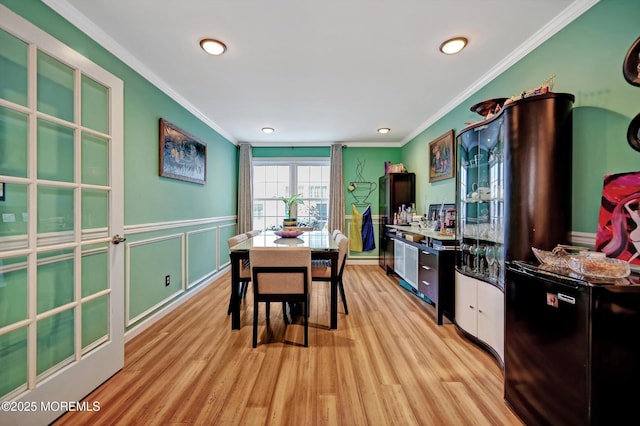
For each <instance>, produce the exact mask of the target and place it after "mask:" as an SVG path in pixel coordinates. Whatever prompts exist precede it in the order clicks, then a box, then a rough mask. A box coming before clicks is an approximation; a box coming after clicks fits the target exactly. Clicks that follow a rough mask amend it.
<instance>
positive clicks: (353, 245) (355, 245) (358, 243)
mask: <svg viewBox="0 0 640 426" xmlns="http://www.w3.org/2000/svg"><path fill="white" fill-rule="evenodd" d="M349 250H351V251H357V252H362V213H360V212H359V211H358V209H357V208H356V206H354V205H352V206H351V223H350V224H349Z"/></svg>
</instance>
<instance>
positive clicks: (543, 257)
mask: <svg viewBox="0 0 640 426" xmlns="http://www.w3.org/2000/svg"><path fill="white" fill-rule="evenodd" d="M531 250H532V251H533V254H534V255H535V256H536V258H537V259H538V261H539V262H540V263H542V264H545V265H551V266H559V267H566V266H568V265H567V261H568V256H567V255H564V254H560V253H554V252H552V251H547V250H541V249H537V248H535V247H531Z"/></svg>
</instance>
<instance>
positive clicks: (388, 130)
mask: <svg viewBox="0 0 640 426" xmlns="http://www.w3.org/2000/svg"><path fill="white" fill-rule="evenodd" d="M390 131H391V129H390V128H388V127H380V128H379V129H378V133H382V134H383V135H384V134H385V133H389V132H390Z"/></svg>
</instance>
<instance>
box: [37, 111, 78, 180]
mask: <svg viewBox="0 0 640 426" xmlns="http://www.w3.org/2000/svg"><path fill="white" fill-rule="evenodd" d="M73 150H74V147H73V130H72V129H70V128H69V127H64V126H60V125H57V124H54V123H51V122H49V121H45V120H38V179H47V180H54V181H62V182H73V169H74V168H73V160H74V155H73Z"/></svg>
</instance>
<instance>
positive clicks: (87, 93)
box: [80, 75, 109, 133]
mask: <svg viewBox="0 0 640 426" xmlns="http://www.w3.org/2000/svg"><path fill="white" fill-rule="evenodd" d="M80 106H81V108H82V125H83V126H84V127H87V128H89V129H93V130H97V131H99V132H102V133H108V132H109V110H108V108H109V92H108V91H107V88H106V87H104V86H103V85H101V84H100V83H98V82H96V81H94V80H92V79H90V78H89V77H87V76H86V75H83V76H82V104H81V105H80Z"/></svg>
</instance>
